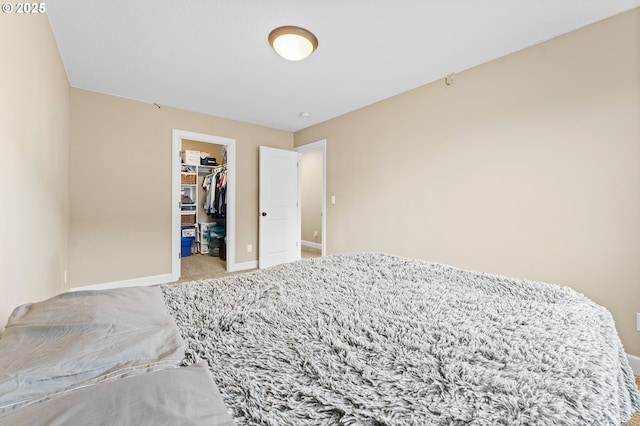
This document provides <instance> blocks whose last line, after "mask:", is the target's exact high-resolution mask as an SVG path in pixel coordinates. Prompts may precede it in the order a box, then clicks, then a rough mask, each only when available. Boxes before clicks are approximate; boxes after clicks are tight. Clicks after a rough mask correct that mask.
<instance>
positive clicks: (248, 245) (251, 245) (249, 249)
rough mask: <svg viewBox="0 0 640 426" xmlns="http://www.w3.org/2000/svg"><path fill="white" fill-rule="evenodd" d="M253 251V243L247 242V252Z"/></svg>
mask: <svg viewBox="0 0 640 426" xmlns="http://www.w3.org/2000/svg"><path fill="white" fill-rule="evenodd" d="M252 251H253V244H247V253H251V252H252Z"/></svg>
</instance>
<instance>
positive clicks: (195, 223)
mask: <svg viewBox="0 0 640 426" xmlns="http://www.w3.org/2000/svg"><path fill="white" fill-rule="evenodd" d="M225 150H226V147H225V146H223V145H215V144H209V143H205V142H196V141H189V140H183V141H182V162H181V165H180V224H181V229H180V232H181V235H180V237H181V257H183V258H184V257H188V256H191V255H204V256H210V257H216V258H220V259H221V260H226V213H227V211H226V196H227V194H226V178H227V164H226V152H225Z"/></svg>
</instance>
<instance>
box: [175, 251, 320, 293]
mask: <svg viewBox="0 0 640 426" xmlns="http://www.w3.org/2000/svg"><path fill="white" fill-rule="evenodd" d="M301 256H302V258H303V259H310V258H313V257H320V250H316V249H313V248H309V247H302V252H301ZM181 262H182V264H181V276H180V279H179V280H178V281H177V282H176V283H175V284H181V283H185V282H189V281H198V280H205V279H209V278H221V277H227V276H230V275H236V274H239V273H242V272H250V271H252V269H249V270H244V271H238V272H227V262H225V261H224V260H222V259H220V258H219V257H212V256H209V255H208V254H192V255H191V256H187V257H183V258H182V259H181Z"/></svg>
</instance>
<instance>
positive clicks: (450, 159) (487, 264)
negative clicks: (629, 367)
mask: <svg viewBox="0 0 640 426" xmlns="http://www.w3.org/2000/svg"><path fill="white" fill-rule="evenodd" d="M452 71H457V70H452ZM324 138H326V139H327V144H328V146H327V152H328V153H329V154H328V158H327V174H328V181H327V185H328V188H327V197H328V198H329V197H330V196H331V195H335V196H336V204H335V205H331V204H328V206H327V231H328V237H327V240H328V241H327V242H328V251H329V253H341V252H354V251H360V250H368V251H371V250H376V251H384V252H389V253H395V254H399V255H404V256H410V257H416V258H423V259H429V260H432V261H437V262H442V263H447V264H452V265H455V266H459V267H462V268H466V269H474V270H482V271H488V272H492V273H496V274H503V275H509V276H516V277H522V278H528V279H533V280H542V281H547V282H554V283H558V284H562V285H568V286H571V287H572V288H574V289H576V290H577V291H579V292H582V293H584V294H585V295H587V296H588V297H590V298H592V299H593V300H594V301H596V302H597V303H599V304H601V305H604V306H605V307H607V308H608V309H609V310H610V311H611V312H612V313H613V316H614V319H615V320H616V325H617V327H618V330H619V333H620V336H621V338H622V341H623V344H624V346H625V350H626V351H627V353H630V354H634V355H636V356H638V355H640V333H637V332H636V331H635V313H636V312H640V285H639V283H640V261H639V259H640V9H635V10H633V11H630V12H627V13H624V14H621V15H619V16H615V17H613V18H610V19H607V20H605V21H602V22H599V23H596V24H594V25H591V26H588V27H585V28H582V29H580V30H577V31H575V32H573V33H570V34H567V35H565V36H562V37H558V38H556V39H553V40H550V41H547V42H545V43H542V44H540V45H537V46H533V47H531V48H528V49H526V50H522V51H520V52H517V53H514V54H512V55H509V56H506V57H503V58H501V59H498V60H495V61H492V62H489V63H486V64H483V65H481V66H478V67H476V68H473V69H470V70H466V71H464V72H459V73H458V74H457V75H456V77H455V79H454V82H453V84H452V85H451V86H447V85H445V84H444V81H436V82H434V83H432V84H429V85H426V86H423V87H420V88H417V89H415V90H413V91H410V92H407V93H404V94H401V95H399V96H396V97H393V98H390V99H387V100H385V101H382V102H380V103H377V104H374V105H370V106H368V107H366V108H363V109H361V110H358V111H355V112H353V113H350V114H347V115H345V116H342V117H339V118H336V119H333V120H331V121H327V122H325V123H321V124H319V125H316V126H313V127H310V128H308V129H305V130H302V131H300V132H297V133H296V134H295V135H294V145H295V146H299V145H303V144H305V143H308V142H311V141H315V140H319V139H324Z"/></svg>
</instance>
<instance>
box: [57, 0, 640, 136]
mask: <svg viewBox="0 0 640 426" xmlns="http://www.w3.org/2000/svg"><path fill="white" fill-rule="evenodd" d="M639 6H640V0H134V1H131V0H110V1H104V0H49V1H47V14H48V16H49V21H50V23H51V27H52V29H53V33H54V35H55V38H56V41H57V43H58V47H59V50H60V54H61V56H62V61H63V62H64V66H65V68H66V71H67V75H68V78H69V83H70V84H71V86H73V87H78V88H82V89H87V90H92V91H96V92H102V93H108V94H112V95H116V96H122V97H126V98H131V99H136V100H140V101H144V102H149V103H158V104H160V105H169V106H173V107H177V108H182V109H186V110H190V111H197V112H202V113H206V114H211V115H215V116H219V117H225V118H231V119H235V120H240V121H246V122H250V123H254V124H259V125H264V126H268V127H274V128H278V129H284V130H289V131H296V130H300V129H303V128H305V127H308V126H311V125H313V124H316V123H320V122H322V121H325V120H328V119H331V118H333V117H336V116H339V115H342V114H345V113H347V112H349V111H353V110H355V109H358V108H360V107H363V106H365V105H368V104H371V103H373V102H376V101H380V100H382V99H385V98H388V97H390V96H393V95H396V94H398V93H402V92H405V91H407V90H410V89H413V88H416V87H418V86H421V85H424V84H426V83H430V82H432V81H435V80H439V79H442V78H444V76H445V75H447V74H449V73H452V72H460V71H462V70H465V69H469V68H471V67H473V66H476V65H479V64H482V63H484V62H487V61H490V60H492V59H495V58H499V57H501V56H504V55H507V54H509V53H512V52H515V51H517V50H520V49H523V48H526V47H528V46H531V45H534V44H536V43H540V42H542V41H545V40H548V39H551V38H553V37H556V36H558V35H560V34H563V33H566V32H569V31H572V30H575V29H578V28H580V27H582V26H585V25H588V24H590V23H593V22H596V21H599V20H602V19H605V18H607V17H610V16H613V15H615V14H618V13H621V12H624V11H627V10H630V9H632V8H634V7H639ZM282 25H296V26H301V27H304V28H307V29H308V30H310V31H312V32H313V33H314V34H315V35H316V36H317V37H318V40H319V46H318V49H317V50H316V52H315V53H313V54H312V55H311V56H310V57H309V58H307V59H306V60H303V61H300V62H289V61H286V60H284V59H282V58H280V57H279V56H278V55H277V54H276V53H275V52H274V51H273V49H271V47H270V46H269V44H268V41H267V36H268V35H269V32H270V31H271V30H272V29H274V28H276V27H279V26H282ZM302 112H308V113H309V114H310V117H309V118H301V117H300V114H301V113H302Z"/></svg>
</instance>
